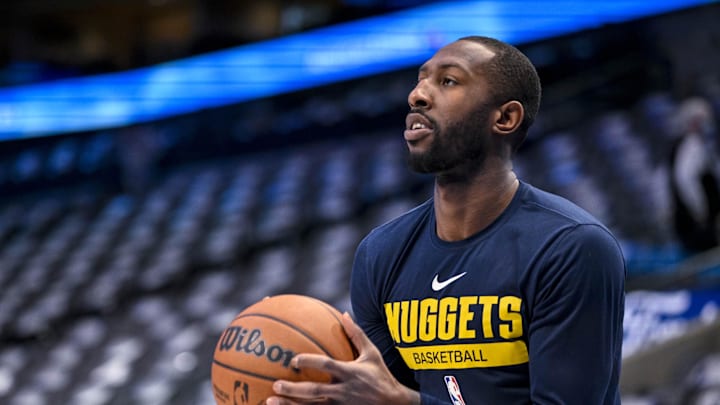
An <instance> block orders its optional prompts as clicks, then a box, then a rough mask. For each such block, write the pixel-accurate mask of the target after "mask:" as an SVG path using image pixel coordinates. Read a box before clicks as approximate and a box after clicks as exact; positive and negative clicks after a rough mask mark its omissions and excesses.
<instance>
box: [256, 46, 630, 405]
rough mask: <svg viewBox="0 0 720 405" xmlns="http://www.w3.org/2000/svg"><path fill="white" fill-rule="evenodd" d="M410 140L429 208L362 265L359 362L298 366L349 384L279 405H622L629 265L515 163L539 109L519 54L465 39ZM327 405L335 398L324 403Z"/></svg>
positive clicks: (419, 107)
mask: <svg viewBox="0 0 720 405" xmlns="http://www.w3.org/2000/svg"><path fill="white" fill-rule="evenodd" d="M408 102H409V104H410V113H409V114H408V115H407V119H406V130H405V141H406V143H407V147H408V149H409V162H410V165H411V167H412V168H413V169H415V170H417V171H419V172H423V173H433V174H434V175H435V189H434V195H433V197H432V198H431V199H429V200H428V201H426V202H425V203H423V204H421V205H420V206H418V207H416V208H415V209H413V210H411V211H409V212H407V213H406V214H404V215H402V216H400V217H399V218H396V219H394V220H392V221H390V222H388V223H386V224H384V225H382V226H380V227H379V228H377V229H375V230H374V231H372V232H371V233H370V234H369V235H368V236H367V237H366V238H365V239H364V240H363V241H362V242H361V244H360V246H359V247H358V250H357V252H356V257H355V263H354V267H353V273H352V278H351V298H352V306H353V311H354V315H355V317H356V319H357V324H355V323H353V321H352V320H351V319H350V317H349V316H348V315H347V314H346V315H345V319H344V320H343V322H344V326H345V329H346V331H347V333H348V336H350V338H351V339H352V341H353V343H354V344H355V345H356V347H357V349H358V352H359V354H360V355H359V358H358V359H357V360H355V361H352V362H339V361H335V360H332V359H330V358H327V357H323V356H318V355H310V354H301V355H298V356H296V357H295V358H294V360H293V363H292V364H293V365H294V366H296V367H299V368H301V369H303V368H316V369H320V370H324V371H326V372H328V373H330V374H332V375H333V376H334V378H335V380H336V382H334V383H332V384H318V383H311V382H298V383H291V382H287V381H277V382H276V383H275V384H274V389H275V391H276V392H277V393H278V394H281V395H283V396H286V397H291V398H293V399H292V400H290V399H288V398H279V397H274V398H271V399H269V400H268V403H269V404H275V405H279V404H292V403H307V402H311V401H315V400H320V401H321V403H337V404H378V405H386V404H454V405H462V404H503V405H506V404H528V403H538V404H549V403H552V404H619V403H620V395H619V391H618V377H619V374H620V362H621V343H622V334H623V329H622V321H623V309H624V280H625V263H624V260H623V256H622V254H621V251H620V247H619V245H618V243H617V241H616V239H615V238H614V237H613V236H612V235H611V234H610V232H609V231H608V230H607V229H606V228H605V227H604V226H603V225H602V224H600V223H599V222H598V221H597V220H596V219H594V218H593V217H592V216H590V215H589V214H588V213H586V212H585V211H583V210H582V209H580V208H579V207H577V206H575V205H573V204H572V203H570V202H569V201H567V200H565V199H563V198H561V197H558V196H555V195H551V194H549V193H547V192H543V191H541V190H539V189H537V188H534V187H533V186H531V185H530V184H527V183H525V182H523V181H521V180H519V179H518V178H517V177H516V175H515V173H513V170H512V163H511V162H512V161H511V158H512V156H513V154H514V152H515V150H516V149H517V147H518V146H519V145H520V143H521V142H522V141H523V140H524V138H525V137H526V134H527V131H528V128H529V127H530V125H531V124H532V123H533V120H534V118H535V114H536V113H537V111H538V105H539V102H540V82H539V79H538V76H537V72H536V71H535V68H534V67H533V66H532V64H531V63H530V61H529V60H528V59H527V58H526V57H525V56H524V55H523V54H521V53H520V52H519V51H518V50H517V49H516V48H514V47H512V46H510V45H508V44H505V43H503V42H500V41H497V40H494V39H491V38H486V37H467V38H462V39H460V40H458V41H456V42H453V43H451V44H449V45H447V46H445V47H444V48H442V49H440V50H439V51H438V52H437V53H436V54H435V55H434V56H433V57H432V58H431V59H430V60H428V61H427V62H426V63H425V64H424V65H422V67H421V68H420V70H419V76H418V82H417V85H416V86H415V88H414V89H413V90H412V92H411V93H410V95H409V97H408ZM322 398H325V400H323V399H322Z"/></svg>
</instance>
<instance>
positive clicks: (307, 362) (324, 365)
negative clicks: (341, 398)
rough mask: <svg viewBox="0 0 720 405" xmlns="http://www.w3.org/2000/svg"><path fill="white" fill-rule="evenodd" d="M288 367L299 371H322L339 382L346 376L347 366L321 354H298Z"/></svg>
mask: <svg viewBox="0 0 720 405" xmlns="http://www.w3.org/2000/svg"><path fill="white" fill-rule="evenodd" d="M290 365H291V366H292V367H295V368H297V369H300V370H302V369H305V368H312V369H315V370H320V371H324V372H326V373H328V374H330V375H331V376H333V377H335V378H336V379H340V380H342V379H344V378H345V377H347V376H348V371H347V366H345V364H344V363H343V362H342V361H338V360H334V359H332V358H330V357H327V356H324V355H321V354H312V353H303V354H298V355H297V356H295V357H294V358H293V359H292V361H291V363H290Z"/></svg>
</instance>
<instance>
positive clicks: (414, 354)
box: [351, 182, 625, 405]
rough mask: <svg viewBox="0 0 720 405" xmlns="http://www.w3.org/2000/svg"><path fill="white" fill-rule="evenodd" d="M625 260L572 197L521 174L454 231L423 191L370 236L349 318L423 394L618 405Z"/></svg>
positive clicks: (459, 400) (429, 400)
mask: <svg viewBox="0 0 720 405" xmlns="http://www.w3.org/2000/svg"><path fill="white" fill-rule="evenodd" d="M624 283H625V263H624V260H623V256H622V253H621V250H620V247H619V245H618V243H617V241H616V239H615V238H614V237H613V236H612V235H611V234H610V232H609V231H608V230H607V229H606V228H605V227H604V226H603V225H601V224H600V223H599V222H598V221H597V220H596V219H595V218H593V217H592V216H591V215H590V214H588V213H587V212H585V211H583V210H582V209H581V208H579V207H577V206H576V205H574V204H572V203H571V202H569V201H567V200H565V199H563V198H561V197H558V196H555V195H553V194H549V193H546V192H544V191H541V190H539V189H537V188H535V187H533V186H531V185H529V184H527V183H523V182H521V183H520V187H519V189H518V192H517V193H516V195H515V196H514V198H513V200H512V202H511V203H510V205H509V206H508V208H507V209H506V210H505V211H504V212H503V213H502V215H501V216H500V217H499V218H498V219H497V220H495V222H494V223H493V224H491V225H490V226H489V227H487V228H486V229H484V230H482V231H481V232H480V233H478V234H476V235H474V236H472V237H470V238H468V239H466V240H463V241H458V242H446V241H443V240H441V239H439V238H438V237H437V234H436V232H435V215H434V211H433V201H432V199H431V200H429V201H427V202H425V203H424V204H422V205H420V206H419V207H417V208H415V209H413V210H412V211H409V212H408V213H406V214H404V215H402V216H400V217H399V218H396V219H394V220H392V221H390V222H388V223H386V224H384V225H382V226H380V227H378V228H376V229H375V230H373V231H372V232H371V233H370V234H368V235H367V236H366V237H365V239H364V240H363V241H362V242H361V243H360V245H359V246H358V250H357V252H356V257H355V263H354V266H353V273H352V281H351V300H352V308H353V312H354V316H355V318H356V320H357V322H358V324H359V325H360V326H361V327H362V328H363V330H365V332H366V333H367V334H368V336H369V337H370V339H371V340H372V341H373V342H374V343H375V345H377V346H378V348H379V349H380V351H381V352H382V354H383V356H384V359H385V362H386V364H387V365H388V367H389V368H390V370H391V371H392V372H393V374H394V375H395V376H396V377H397V378H398V380H400V381H401V382H402V383H404V384H406V385H408V386H410V387H412V388H415V389H418V390H419V391H420V393H421V396H422V403H423V404H448V403H452V404H454V405H461V404H468V405H471V404H503V405H506V404H528V403H537V404H619V403H620V395H619V391H618V379H619V375H620V363H621V345H622V333H623V331H622V320H623V310H624V297H625V294H624Z"/></svg>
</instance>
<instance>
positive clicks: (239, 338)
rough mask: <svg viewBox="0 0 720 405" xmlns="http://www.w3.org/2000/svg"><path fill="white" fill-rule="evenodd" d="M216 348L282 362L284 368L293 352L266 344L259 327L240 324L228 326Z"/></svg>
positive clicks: (275, 345) (293, 355)
mask: <svg viewBox="0 0 720 405" xmlns="http://www.w3.org/2000/svg"><path fill="white" fill-rule="evenodd" d="M218 346H219V347H218V350H219V351H221V352H225V351H235V352H241V353H245V354H249V355H252V356H256V357H264V358H266V359H267V360H269V361H270V362H271V363H282V366H283V367H285V368H288V367H290V360H292V358H293V357H295V352H293V351H292V350H288V349H285V348H283V347H282V346H280V345H277V344H273V345H270V344H268V343H267V342H266V341H265V339H263V336H262V331H261V330H260V329H252V330H250V329H246V328H243V327H242V326H230V327H228V328H227V329H225V331H224V332H223V334H222V336H220V341H219V342H218Z"/></svg>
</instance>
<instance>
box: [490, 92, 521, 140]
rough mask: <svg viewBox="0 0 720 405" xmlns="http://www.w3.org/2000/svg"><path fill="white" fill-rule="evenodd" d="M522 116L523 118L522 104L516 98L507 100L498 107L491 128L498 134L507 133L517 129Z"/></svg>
mask: <svg viewBox="0 0 720 405" xmlns="http://www.w3.org/2000/svg"><path fill="white" fill-rule="evenodd" d="M523 118H525V109H524V108H523V105H522V104H521V103H520V102H519V101H517V100H512V101H508V102H507V103H505V104H503V105H501V106H500V107H499V108H498V110H497V114H496V116H495V123H494V124H493V130H494V131H495V132H496V133H498V134H500V135H509V134H511V133H513V132H515V130H516V129H518V127H519V126H520V124H522V121H523Z"/></svg>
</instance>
